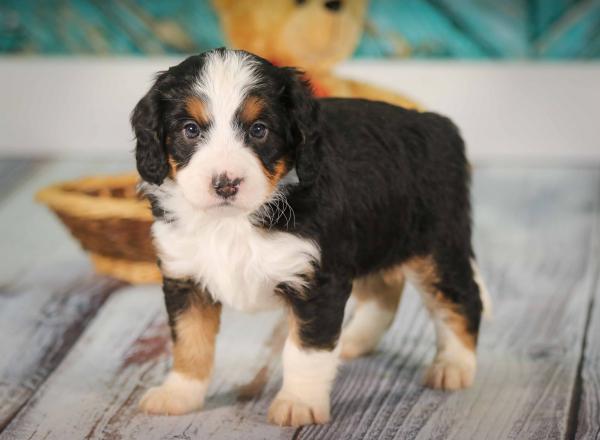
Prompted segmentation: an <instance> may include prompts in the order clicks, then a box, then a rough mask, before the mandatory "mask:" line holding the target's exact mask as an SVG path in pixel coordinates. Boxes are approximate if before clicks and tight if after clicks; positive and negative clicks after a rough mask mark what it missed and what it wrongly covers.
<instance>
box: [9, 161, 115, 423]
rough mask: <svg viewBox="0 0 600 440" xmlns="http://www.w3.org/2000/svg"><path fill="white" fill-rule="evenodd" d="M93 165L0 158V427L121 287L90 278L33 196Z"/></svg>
mask: <svg viewBox="0 0 600 440" xmlns="http://www.w3.org/2000/svg"><path fill="white" fill-rule="evenodd" d="M115 166H116V167H122V166H123V164H113V163H111V164H109V165H106V164H105V165H103V164H100V165H96V167H97V168H100V169H101V170H110V169H113V168H114V167H115ZM92 167H93V164H91V163H89V162H87V163H79V162H62V163H60V164H57V163H41V162H39V163H37V164H35V165H32V164H31V163H30V162H28V161H14V160H2V161H0V182H2V184H3V185H4V184H6V185H7V186H10V187H12V190H11V191H7V192H5V193H3V194H2V195H3V197H2V196H0V201H1V202H2V203H0V225H1V226H2V234H1V235H0V248H1V249H2V254H1V256H0V258H1V263H2V264H0V347H2V350H1V353H2V356H0V429H2V427H4V426H5V425H6V424H7V423H8V422H9V421H10V419H11V418H12V417H13V416H14V414H15V413H16V412H17V411H18V410H19V409H20V408H21V407H22V406H23V405H24V404H25V403H26V402H27V400H28V399H29V398H30V397H31V395H32V394H33V393H34V392H35V390H36V388H37V387H38V386H39V385H40V384H41V383H43V381H44V380H45V379H46V377H47V376H48V375H49V374H50V373H51V372H52V371H53V370H54V368H55V367H56V365H58V363H59V362H60V361H61V360H62V358H63V357H64V355H65V354H66V353H67V352H68V350H69V349H70V347H71V346H72V345H73V344H74V342H75V341H76V340H77V337H78V336H79V334H80V333H81V331H82V330H83V329H84V328H85V326H86V325H87V322H88V321H89V320H90V319H91V318H92V317H93V316H94V314H95V312H96V310H97V309H98V308H99V307H100V306H101V305H102V303H103V302H104V300H105V299H106V298H107V296H108V294H109V293H110V292H111V291H112V290H115V289H116V288H117V287H118V286H120V285H121V283H118V282H115V281H113V280H111V279H108V278H103V277H97V276H94V275H93V274H92V270H91V267H90V264H89V263H88V262H87V260H86V257H85V256H84V254H83V253H82V252H81V251H80V250H79V249H78V247H77V246H76V245H74V243H73V240H72V239H70V238H68V233H66V232H65V231H64V229H63V228H62V226H61V225H59V224H58V222H57V221H56V220H54V219H53V218H52V217H51V214H50V213H49V212H46V210H45V208H44V207H42V206H40V205H38V204H35V203H34V202H33V194H34V193H35V191H36V190H37V189H38V188H39V187H41V186H43V185H45V184H47V183H49V182H51V181H53V180H58V179H65V178H69V177H70V176H72V175H75V174H79V173H83V172H90V170H91V169H92ZM23 173H27V174H28V179H27V180H26V181H25V180H23V177H24V176H23ZM2 190H4V186H3V187H2Z"/></svg>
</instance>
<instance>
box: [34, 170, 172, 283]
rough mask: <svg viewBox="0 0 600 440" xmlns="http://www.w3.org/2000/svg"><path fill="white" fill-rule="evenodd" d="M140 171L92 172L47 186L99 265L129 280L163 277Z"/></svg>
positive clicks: (49, 197)
mask: <svg viewBox="0 0 600 440" xmlns="http://www.w3.org/2000/svg"><path fill="white" fill-rule="evenodd" d="M138 179H139V177H138V176H137V175H136V174H126V175H119V176H98V177H87V178H84V179H80V180H73V181H70V182H64V183H60V184H57V185H52V186H49V187H47V188H44V189H42V190H41V191H39V192H38V194H37V200H38V201H40V202H43V203H45V204H46V205H48V207H50V209H52V210H53V211H54V212H55V213H56V215H58V217H59V218H60V219H61V220H62V222H63V223H64V224H65V225H66V226H67V227H68V228H69V230H70V231H71V234H73V236H74V237H75V238H76V239H77V240H79V243H81V246H82V247H83V249H85V250H86V251H87V252H88V253H89V255H90V257H91V259H92V262H93V264H94V267H95V268H96V271H97V272H99V273H102V274H107V275H111V276H113V277H115V278H118V279H120V280H124V281H127V282H130V283H136V284H137V283H155V282H160V280H161V275H160V271H159V270H158V267H157V265H156V254H155V252H154V247H153V245H152V239H151V238H150V226H151V225H152V214H151V212H150V208H149V204H148V202H147V201H146V200H144V199H141V198H139V197H138V196H137V193H136V188H135V187H136V184H137V182H138Z"/></svg>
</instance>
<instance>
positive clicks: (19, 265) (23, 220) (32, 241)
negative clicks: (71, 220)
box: [0, 160, 135, 285]
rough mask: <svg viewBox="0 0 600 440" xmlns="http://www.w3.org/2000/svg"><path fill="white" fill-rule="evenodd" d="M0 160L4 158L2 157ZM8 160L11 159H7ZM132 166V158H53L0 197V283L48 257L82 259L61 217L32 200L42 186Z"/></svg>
mask: <svg viewBox="0 0 600 440" xmlns="http://www.w3.org/2000/svg"><path fill="white" fill-rule="evenodd" d="M0 163H4V164H5V165H6V164H7V162H5V161H1V160H0ZM8 163H9V164H10V161H9V162H8ZM133 169H135V165H134V163H133V160H131V161H129V162H128V161H102V160H95V161H90V160H87V161H81V160H61V161H52V162H47V163H45V164H41V165H40V166H37V167H36V168H35V170H34V172H33V173H31V174H30V175H29V177H28V179H26V180H24V181H22V182H21V183H20V184H19V185H18V187H16V188H15V189H13V190H12V191H11V192H9V193H8V194H7V195H6V196H5V197H4V198H3V199H2V200H0V202H1V203H0V225H2V234H0V249H2V255H1V258H2V260H1V263H2V264H0V285H2V284H6V283H8V282H12V281H13V280H18V279H19V278H22V277H24V276H27V274H28V273H31V274H34V273H35V271H36V270H38V269H41V270H43V269H44V267H46V266H47V265H48V262H49V261H52V262H54V263H59V262H62V263H68V262H73V261H81V260H85V259H86V257H85V254H84V252H83V251H82V250H81V249H80V247H79V244H78V243H77V242H76V241H75V240H73V238H72V237H71V236H70V234H69V232H68V231H67V229H66V228H65V227H64V226H63V225H62V223H61V222H60V220H58V218H56V216H55V215H54V214H53V213H52V212H50V211H49V210H48V209H47V208H46V207H45V206H44V205H42V204H40V203H36V202H35V201H34V197H35V193H36V192H37V191H38V190H39V189H41V188H42V187H44V186H47V185H50V184H52V183H56V182H59V181H65V180H70V179H74V178H78V177H82V176H85V175H95V174H100V175H102V174H111V173H119V172H123V171H130V170H133Z"/></svg>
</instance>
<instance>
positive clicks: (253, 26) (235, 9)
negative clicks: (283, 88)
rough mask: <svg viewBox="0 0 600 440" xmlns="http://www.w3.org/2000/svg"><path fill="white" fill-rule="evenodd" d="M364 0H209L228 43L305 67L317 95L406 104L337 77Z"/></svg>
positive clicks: (358, 30) (356, 35)
mask: <svg viewBox="0 0 600 440" xmlns="http://www.w3.org/2000/svg"><path fill="white" fill-rule="evenodd" d="M367 4H368V0H213V5H214V7H215V10H216V12H217V14H218V16H219V20H220V23H221V27H222V29H223V32H224V34H225V38H226V39H227V42H228V44H229V45H230V46H231V47H235V48H238V49H244V50H247V51H249V52H253V53H255V54H257V55H260V56H262V57H263V58H266V59H268V60H269V61H271V62H272V63H274V64H276V65H280V66H295V67H298V68H300V69H301V70H303V71H304V73H305V75H306V76H307V78H308V79H309V80H310V82H311V84H312V86H313V90H314V92H315V95H317V96H319V97H325V96H338V97H354V98H366V99H372V100H379V101H386V102H389V103H391V104H396V105H400V106H403V107H407V108H419V106H418V104H417V103H415V102H414V101H412V100H410V99H409V98H407V97H405V96H402V95H400V94H398V93H396V92H392V91H389V90H386V89H383V88H380V87H377V86H374V85H369V84H366V83H363V82H360V81H355V80H351V79H347V78H341V77H339V76H337V75H336V74H335V73H333V71H332V69H333V67H334V66H335V65H336V64H338V63H339V62H341V61H343V60H345V59H346V58H348V57H349V56H351V55H352V53H353V52H354V50H355V48H356V46H357V45H358V42H359V39H360V36H361V34H362V31H363V28H364V24H365V16H366V10H367Z"/></svg>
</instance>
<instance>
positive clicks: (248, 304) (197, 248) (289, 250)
mask: <svg viewBox="0 0 600 440" xmlns="http://www.w3.org/2000/svg"><path fill="white" fill-rule="evenodd" d="M172 207H173V206H171V208H172ZM175 217H176V218H177V220H176V221H175V222H172V223H166V222H155V224H154V226H153V229H152V232H153V235H154V241H155V245H156V248H157V251H158V254H159V256H160V259H161V264H162V266H163V270H164V271H165V273H167V274H169V276H173V277H191V278H192V279H194V280H195V281H197V282H198V283H199V284H200V285H202V286H203V287H205V288H206V289H207V290H208V291H209V292H210V294H211V295H212V296H213V297H214V298H215V299H216V300H218V301H220V302H222V303H223V304H227V305H229V306H231V307H233V308H236V309H238V310H243V311H258V310H263V309H268V308H273V307H276V306H278V305H279V304H280V300H279V298H278V297H277V295H275V293H274V289H275V287H276V286H277V285H278V284H279V283H283V282H285V283H289V284H291V285H295V286H302V285H303V284H304V280H303V277H302V275H303V274H307V273H310V272H311V270H312V262H313V261H319V250H318V248H317V246H316V245H315V244H314V242H312V241H310V240H306V239H302V238H300V237H297V236H295V235H293V234H289V233H285V232H279V231H266V230H263V229H260V228H257V227H255V226H253V225H252V224H251V223H250V221H249V220H248V218H247V217H246V216H233V217H216V218H215V217H210V216H207V215H206V214H198V213H194V212H193V211H192V210H191V209H189V207H188V209H180V210H178V212H176V213H175Z"/></svg>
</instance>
